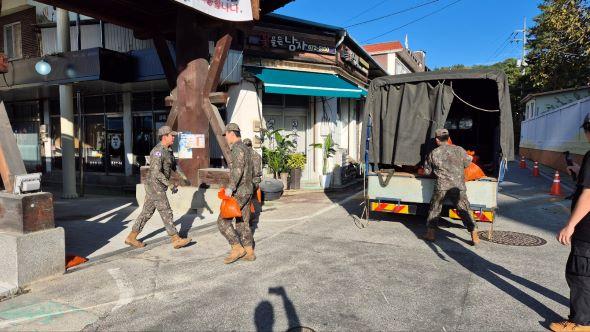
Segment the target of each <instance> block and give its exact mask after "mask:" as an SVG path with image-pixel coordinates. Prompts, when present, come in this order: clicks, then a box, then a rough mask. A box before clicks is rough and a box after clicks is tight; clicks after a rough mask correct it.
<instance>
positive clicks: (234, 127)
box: [223, 122, 240, 136]
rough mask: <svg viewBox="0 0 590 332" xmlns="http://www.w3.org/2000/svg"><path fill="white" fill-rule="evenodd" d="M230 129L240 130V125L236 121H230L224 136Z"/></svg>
mask: <svg viewBox="0 0 590 332" xmlns="http://www.w3.org/2000/svg"><path fill="white" fill-rule="evenodd" d="M228 131H237V132H239V131H240V126H238V125H237V124H236V123H233V122H232V123H228V124H227V126H225V132H224V133H223V136H225V134H226V133H227V132H228Z"/></svg>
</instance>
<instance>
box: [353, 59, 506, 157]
mask: <svg viewBox="0 0 590 332" xmlns="http://www.w3.org/2000/svg"><path fill="white" fill-rule="evenodd" d="M463 80H471V81H469V82H458V81H463ZM480 80H489V82H483V83H486V84H487V86H491V87H492V88H491V89H486V91H483V90H484V89H481V90H482V91H481V94H482V98H483V94H485V95H486V96H485V98H487V100H489V99H490V96H492V99H493V98H494V91H493V87H494V85H493V84H488V83H495V86H496V87H497V98H498V100H497V101H496V100H492V101H493V102H494V106H496V107H495V108H494V109H481V110H478V109H477V106H475V105H477V98H478V96H477V94H478V93H477V91H478V90H476V92H475V93H472V95H470V96H469V97H470V98H469V101H467V102H473V106H475V108H473V111H474V112H482V111H485V112H497V113H498V116H499V117H500V120H499V131H500V132H499V135H498V140H499V145H500V149H499V151H498V154H499V155H498V156H497V157H498V160H499V158H500V157H501V158H504V159H507V160H508V161H511V160H514V130H513V120H512V110H511V107H510V94H509V90H508V80H507V78H506V75H505V74H504V73H503V72H502V71H497V70H456V71H435V72H423V73H413V74H404V75H392V76H384V77H380V78H377V79H374V80H373V81H372V82H371V85H370V87H369V95H368V97H367V102H366V105H365V109H364V114H363V134H362V136H363V140H362V141H361V142H366V136H367V125H368V124H369V121H370V122H371V136H370V143H369V151H368V157H369V162H370V163H372V164H374V165H380V164H383V165H417V164H418V163H420V162H421V159H422V158H423V156H424V154H425V152H424V146H425V142H427V141H431V139H432V138H434V132H435V130H436V129H438V128H442V127H444V125H445V121H446V119H447V116H448V114H449V111H450V108H451V104H452V103H453V100H455V98H457V97H458V98H461V96H460V95H459V94H455V93H454V90H453V83H455V85H456V86H457V85H458V84H459V83H461V84H463V86H466V85H472V86H473V85H474V84H475V85H477V83H478V81H480ZM479 83H482V82H479ZM490 91H491V92H490ZM459 100H461V99H459ZM496 102H497V103H496ZM484 125H485V124H484ZM361 145H362V147H361V149H362V153H363V154H362V155H364V153H365V144H361Z"/></svg>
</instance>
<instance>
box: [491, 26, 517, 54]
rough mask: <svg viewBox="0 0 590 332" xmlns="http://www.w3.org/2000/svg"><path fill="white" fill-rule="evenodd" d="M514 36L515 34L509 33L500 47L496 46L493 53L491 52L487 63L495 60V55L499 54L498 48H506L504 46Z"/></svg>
mask: <svg viewBox="0 0 590 332" xmlns="http://www.w3.org/2000/svg"><path fill="white" fill-rule="evenodd" d="M514 34H515V32H512V33H510V35H509V36H508V38H506V39H505V40H504V41H503V42H502V43H501V44H500V45H498V47H496V49H495V50H494V52H492V55H490V57H489V58H488V61H490V60H492V59H495V58H496V54H498V52H500V48H502V46H504V48H506V45H505V44H506V43H508V42H509V41H510V40H511V39H512V38H513V37H514Z"/></svg>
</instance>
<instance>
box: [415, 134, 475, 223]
mask: <svg viewBox="0 0 590 332" xmlns="http://www.w3.org/2000/svg"><path fill="white" fill-rule="evenodd" d="M470 163H471V159H470V158H469V156H468V155H467V152H465V150H464V149H463V148H462V147H460V146H456V145H448V144H442V145H441V146H439V147H438V148H436V149H434V150H433V151H432V152H431V153H430V154H429V155H428V157H427V159H426V163H425V165H424V174H425V175H430V174H433V173H434V175H435V176H436V183H435V187H434V192H433V194H432V200H431V201H430V211H429V212H428V219H427V221H426V226H427V227H428V228H436V227H437V224H438V219H439V218H440V213H441V211H442V205H443V202H444V201H445V200H446V199H448V200H450V202H451V204H452V205H453V206H455V207H456V208H457V210H458V214H459V216H460V217H461V220H462V221H463V224H464V225H465V227H466V228H467V230H469V231H470V232H471V231H473V230H475V228H476V225H475V220H474V219H473V212H472V211H471V209H470V207H469V201H468V200H467V195H466V193H465V192H466V190H467V188H466V187H465V173H464V171H465V168H466V167H467V166H469V164H470Z"/></svg>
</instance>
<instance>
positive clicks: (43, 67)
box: [35, 59, 51, 76]
mask: <svg viewBox="0 0 590 332" xmlns="http://www.w3.org/2000/svg"><path fill="white" fill-rule="evenodd" d="M35 71H36V72H37V73H38V74H39V75H43V76H45V75H48V74H49V73H50V72H51V65H50V64H49V63H48V62H47V61H45V59H41V60H39V62H37V63H36V64H35Z"/></svg>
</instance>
